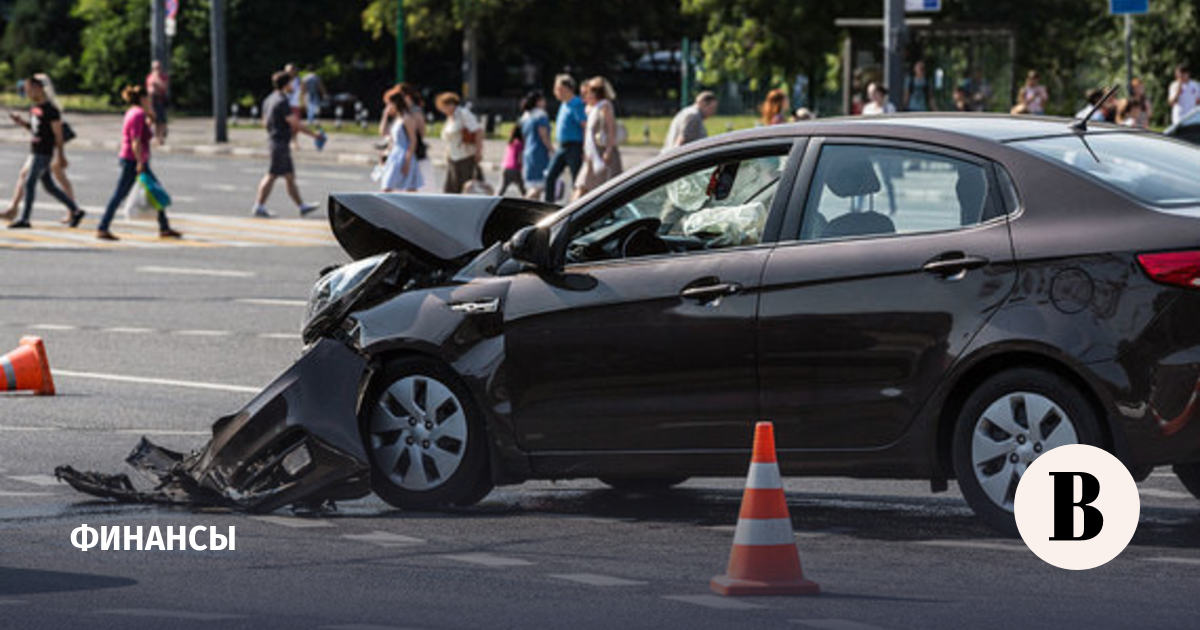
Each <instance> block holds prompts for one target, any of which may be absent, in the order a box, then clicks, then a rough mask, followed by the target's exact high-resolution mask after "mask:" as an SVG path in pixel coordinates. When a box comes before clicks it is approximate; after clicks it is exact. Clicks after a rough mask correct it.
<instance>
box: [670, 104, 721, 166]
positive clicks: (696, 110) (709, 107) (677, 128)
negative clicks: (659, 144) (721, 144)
mask: <svg viewBox="0 0 1200 630" xmlns="http://www.w3.org/2000/svg"><path fill="white" fill-rule="evenodd" d="M715 113H717V95H716V94H713V93H712V92H709V91H708V90H705V91H703V92H701V93H699V94H697V95H696V102H695V103H694V104H692V105H689V106H687V107H685V108H683V109H681V110H679V113H678V114H675V118H673V119H671V126H670V127H669V128H667V137H666V139H665V140H664V142H663V148H662V150H663V152H664V153H665V152H667V151H670V150H671V149H674V148H675V147H680V146H683V145H685V144H687V143H689V142H694V141H696V140H701V139H704V138H707V137H708V130H707V129H705V128H704V119H705V118H708V117H709V116H712V115H713V114H715Z"/></svg>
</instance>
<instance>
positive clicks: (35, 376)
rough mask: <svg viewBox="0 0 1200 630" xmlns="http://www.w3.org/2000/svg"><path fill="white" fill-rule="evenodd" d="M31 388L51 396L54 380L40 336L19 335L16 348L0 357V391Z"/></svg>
mask: <svg viewBox="0 0 1200 630" xmlns="http://www.w3.org/2000/svg"><path fill="white" fill-rule="evenodd" d="M16 390H32V391H34V392H36V393H37V394H38V395H42V396H53V395H54V380H53V379H52V378H51V377H50V361H49V359H47V358H46V347H45V346H44V345H42V339H41V337H21V345H20V346H18V347H17V349H16V350H13V351H12V352H9V353H8V354H6V355H4V356H2V357H0V392H11V391H16Z"/></svg>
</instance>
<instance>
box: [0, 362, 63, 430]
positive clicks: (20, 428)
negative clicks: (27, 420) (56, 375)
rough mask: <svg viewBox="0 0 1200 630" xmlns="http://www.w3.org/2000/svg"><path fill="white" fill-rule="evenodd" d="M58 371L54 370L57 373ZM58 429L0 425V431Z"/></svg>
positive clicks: (55, 428)
mask: <svg viewBox="0 0 1200 630" xmlns="http://www.w3.org/2000/svg"><path fill="white" fill-rule="evenodd" d="M57 371H58V370H55V372H57ZM57 430H58V427H14V426H11V425H4V424H0V431H57Z"/></svg>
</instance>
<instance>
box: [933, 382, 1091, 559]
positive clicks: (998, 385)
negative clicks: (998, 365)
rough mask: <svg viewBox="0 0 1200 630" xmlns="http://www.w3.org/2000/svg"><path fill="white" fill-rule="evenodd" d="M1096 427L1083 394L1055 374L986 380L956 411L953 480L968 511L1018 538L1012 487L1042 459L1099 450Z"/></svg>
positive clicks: (1013, 489)
mask: <svg viewBox="0 0 1200 630" xmlns="http://www.w3.org/2000/svg"><path fill="white" fill-rule="evenodd" d="M1100 435H1101V433H1100V423H1099V421H1098V419H1097V417H1096V413H1095V410H1094V409H1093V408H1092V406H1091V405H1090V404H1088V401H1087V399H1086V398H1084V396H1083V394H1082V393H1081V392H1080V391H1079V390H1078V389H1077V388H1076V387H1075V386H1074V385H1072V384H1071V383H1069V382H1067V381H1066V380H1065V379H1063V378H1062V377H1060V376H1058V375H1057V374H1054V373H1052V372H1047V371H1045V370H1040V369H1035V368H1020V369H1012V370H1007V371H1005V372H1001V373H1000V374H997V375H995V376H993V377H991V378H989V379H987V380H986V381H984V382H983V383H982V384H981V385H980V386H979V387H977V388H976V389H975V391H974V392H972V393H971V395H970V396H969V397H968V398H967V400H966V402H965V403H964V404H963V408H962V410H961V411H960V412H959V415H958V420H957V422H956V425H955V429H954V441H953V443H952V449H953V453H952V455H953V461H954V475H955V477H956V478H957V479H958V487H959V489H960V490H962V493H963V497H964V498H965V499H966V500H967V503H968V504H969V505H970V506H971V509H973V510H974V511H975V513H976V514H977V515H978V516H979V518H980V519H982V520H983V521H984V522H985V523H987V524H988V525H989V526H991V527H992V528H994V529H996V530H998V531H1000V532H1003V533H1005V534H1008V535H1011V536H1015V535H1017V526H1016V522H1015V521H1014V520H1013V497H1014V495H1015V494H1016V491H1017V482H1018V481H1020V479H1021V475H1023V474H1024V473H1025V470H1026V469H1027V468H1028V467H1029V464H1030V463H1032V462H1033V460H1035V459H1037V458H1038V457H1039V456H1040V455H1041V454H1042V453H1044V452H1046V451H1049V450H1050V449H1053V448H1055V447H1058V446H1065V445H1067V444H1091V445H1098V444H1100Z"/></svg>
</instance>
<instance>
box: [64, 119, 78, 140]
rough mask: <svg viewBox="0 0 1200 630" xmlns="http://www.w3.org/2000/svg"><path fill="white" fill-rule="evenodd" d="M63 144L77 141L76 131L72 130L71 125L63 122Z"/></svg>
mask: <svg viewBox="0 0 1200 630" xmlns="http://www.w3.org/2000/svg"><path fill="white" fill-rule="evenodd" d="M62 134H63V144H66V143H68V142H70V141H72V140H74V139H75V130H74V129H72V128H71V123H69V122H67V121H65V120H64V121H63V124H62Z"/></svg>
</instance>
